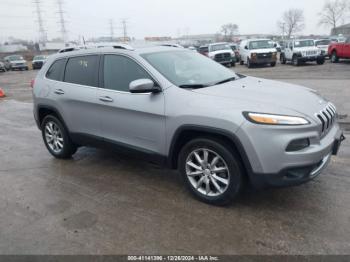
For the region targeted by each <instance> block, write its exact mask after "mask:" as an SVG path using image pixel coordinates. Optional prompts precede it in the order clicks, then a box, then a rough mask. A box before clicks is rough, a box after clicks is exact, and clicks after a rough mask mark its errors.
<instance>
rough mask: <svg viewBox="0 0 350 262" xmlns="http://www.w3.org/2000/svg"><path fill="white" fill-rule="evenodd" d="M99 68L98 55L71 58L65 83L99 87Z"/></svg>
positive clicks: (66, 71) (65, 75)
mask: <svg viewBox="0 0 350 262" xmlns="http://www.w3.org/2000/svg"><path fill="white" fill-rule="evenodd" d="M98 67H99V56H97V55H89V56H79V57H72V58H69V60H68V63H67V66H66V70H65V74H64V82H68V83H73V84H79V85H85V86H93V87H97V86H98Z"/></svg>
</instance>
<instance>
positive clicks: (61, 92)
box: [55, 89, 64, 95]
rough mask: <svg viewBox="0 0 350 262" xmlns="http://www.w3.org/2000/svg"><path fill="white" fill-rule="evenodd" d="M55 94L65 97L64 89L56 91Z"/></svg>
mask: <svg viewBox="0 0 350 262" xmlns="http://www.w3.org/2000/svg"><path fill="white" fill-rule="evenodd" d="M55 94H57V95H64V91H63V90H62V89H56V90H55Z"/></svg>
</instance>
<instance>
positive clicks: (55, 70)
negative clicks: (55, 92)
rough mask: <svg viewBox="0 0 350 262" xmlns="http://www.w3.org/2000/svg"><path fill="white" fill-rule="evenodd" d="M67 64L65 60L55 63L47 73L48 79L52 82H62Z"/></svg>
mask: <svg viewBox="0 0 350 262" xmlns="http://www.w3.org/2000/svg"><path fill="white" fill-rule="evenodd" d="M65 64H66V60H65V59H60V60H57V61H55V62H54V63H53V64H52V65H51V67H50V68H49V70H48V71H47V73H46V77H47V78H48V79H51V80H56V81H61V80H62V75H63V71H64V65H65Z"/></svg>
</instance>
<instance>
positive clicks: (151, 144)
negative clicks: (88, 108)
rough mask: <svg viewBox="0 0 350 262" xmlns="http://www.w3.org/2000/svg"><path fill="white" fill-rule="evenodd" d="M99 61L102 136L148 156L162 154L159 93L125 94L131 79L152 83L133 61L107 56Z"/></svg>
mask: <svg viewBox="0 0 350 262" xmlns="http://www.w3.org/2000/svg"><path fill="white" fill-rule="evenodd" d="M102 61H103V62H102V64H103V66H102V68H103V70H102V71H101V76H100V78H101V79H102V80H103V81H102V83H101V85H102V88H100V89H99V90H98V94H97V96H98V99H99V104H100V106H99V115H100V124H101V129H102V132H101V134H102V136H103V137H104V138H105V139H106V140H107V141H109V142H114V143H116V144H118V145H124V146H125V145H126V146H127V147H131V148H134V149H141V150H145V151H146V152H149V153H151V152H152V153H160V152H162V151H163V149H164V148H163V147H164V144H165V143H164V141H165V117H164V95H163V92H160V93H157V94H153V93H144V94H132V93H130V92H129V84H130V82H132V81H134V80H137V79H144V78H147V79H151V80H154V79H153V78H152V77H151V75H150V74H149V73H148V72H147V71H146V70H145V69H144V68H143V67H142V66H141V65H140V64H139V63H137V62H136V61H135V60H134V59H132V58H130V57H128V56H125V55H121V54H120V55H115V54H107V55H105V56H104V58H103V60H102Z"/></svg>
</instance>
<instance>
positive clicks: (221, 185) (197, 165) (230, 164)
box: [179, 138, 243, 205]
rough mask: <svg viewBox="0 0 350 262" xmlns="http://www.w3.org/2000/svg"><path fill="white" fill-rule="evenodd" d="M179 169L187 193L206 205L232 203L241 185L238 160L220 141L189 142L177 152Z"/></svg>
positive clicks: (241, 172) (199, 140)
mask: <svg viewBox="0 0 350 262" xmlns="http://www.w3.org/2000/svg"><path fill="white" fill-rule="evenodd" d="M179 169H180V172H181V175H182V177H183V179H184V181H185V184H186V186H187V187H188V189H189V190H190V192H191V193H192V194H193V195H194V196H195V197H196V198H198V199H199V200H201V201H203V202H206V203H208V204H213V205H227V204H229V203H231V202H232V201H233V200H234V199H235V198H236V197H237V196H238V195H239V193H240V191H241V188H242V185H243V171H242V168H241V165H240V162H239V158H238V157H236V156H235V154H233V153H232V152H231V151H230V150H229V149H228V148H227V147H226V146H225V145H224V143H223V142H220V141H219V140H218V141H217V140H215V139H210V138H198V139H194V140H192V141H190V142H189V143H188V144H186V145H185V146H184V147H183V149H182V150H181V152H180V155H179Z"/></svg>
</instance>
